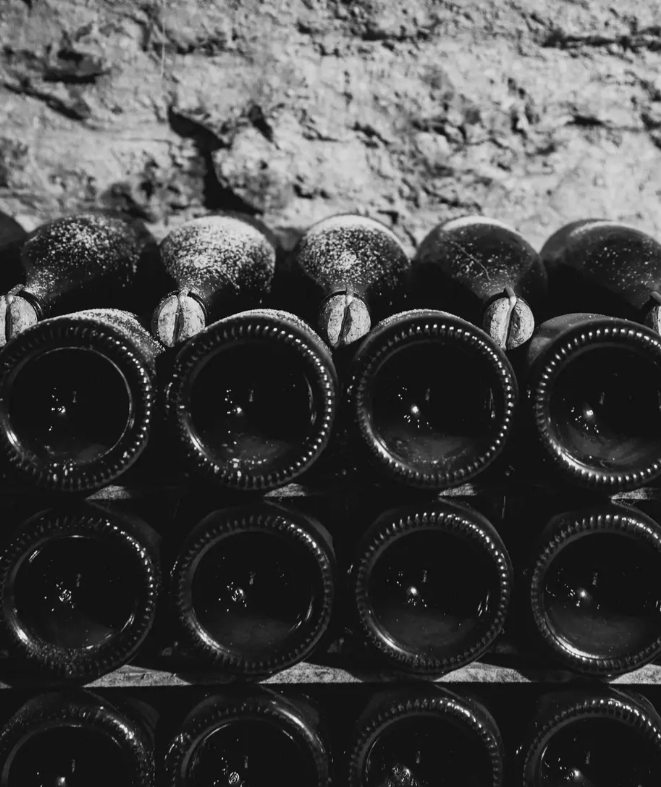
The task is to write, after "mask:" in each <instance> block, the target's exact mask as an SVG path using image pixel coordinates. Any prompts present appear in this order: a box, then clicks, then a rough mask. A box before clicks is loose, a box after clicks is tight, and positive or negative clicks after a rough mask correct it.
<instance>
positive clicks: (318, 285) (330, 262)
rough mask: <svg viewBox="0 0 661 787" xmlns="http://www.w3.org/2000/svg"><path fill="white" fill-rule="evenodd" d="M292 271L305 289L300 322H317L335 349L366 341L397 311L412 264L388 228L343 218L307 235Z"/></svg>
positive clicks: (320, 224) (320, 225)
mask: <svg viewBox="0 0 661 787" xmlns="http://www.w3.org/2000/svg"><path fill="white" fill-rule="evenodd" d="M292 268H293V271H292V272H293V274H294V276H298V277H300V278H301V279H302V280H303V281H304V282H305V283H306V284H307V287H306V288H305V290H304V295H303V297H302V298H301V303H300V304H299V306H300V310H301V314H302V316H305V317H307V318H309V319H310V320H311V321H316V324H317V325H318V329H319V332H320V334H321V336H322V337H323V338H324V340H325V341H326V342H327V343H328V344H329V345H330V346H331V347H332V348H334V349H337V348H338V347H344V346H346V345H349V344H351V343H353V342H355V341H358V340H359V339H361V338H362V337H363V336H365V335H366V334H367V333H368V332H369V330H370V328H371V325H372V322H373V321H374V319H376V320H379V319H381V318H384V317H388V316H390V315H391V314H392V313H393V312H394V311H399V309H398V308H397V306H396V304H397V305H400V304H401V303H402V296H403V295H405V294H406V291H407V290H408V286H409V274H410V268H411V263H410V261H409V258H408V255H407V254H406V251H405V250H404V248H403V246H402V244H401V242H400V240H399V238H397V236H396V235H395V234H394V233H393V232H392V231H391V230H389V229H388V228H387V227H386V226H385V225H384V224H382V223H381V222H380V221H376V220H374V219H369V218H367V217H365V216H358V215H356V214H350V213H345V214H339V215H337V216H331V217H329V218H327V219H323V220H322V221H318V222H317V223H316V224H313V225H312V227H310V228H309V229H308V230H307V232H306V233H305V234H304V235H303V237H302V238H301V239H300V240H299V242H298V244H297V246H296V248H295V249H294V251H293V253H292Z"/></svg>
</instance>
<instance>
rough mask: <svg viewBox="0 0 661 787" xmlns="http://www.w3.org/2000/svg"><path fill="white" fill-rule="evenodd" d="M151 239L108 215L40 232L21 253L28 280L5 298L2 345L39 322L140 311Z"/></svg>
mask: <svg viewBox="0 0 661 787" xmlns="http://www.w3.org/2000/svg"><path fill="white" fill-rule="evenodd" d="M150 240H151V236H150V235H149V234H148V233H146V232H145V231H143V230H141V228H139V227H138V225H137V224H135V223H131V222H129V221H127V220H125V219H123V218H121V217H120V216H114V215H108V214H104V213H78V214H75V215H73V216H67V217H64V218H60V219H55V220H54V221H50V222H48V223H46V224H44V225H42V226H41V227H38V228H37V229H36V230H35V231H34V232H33V233H31V234H30V236H29V237H28V238H27V240H26V241H25V242H24V243H23V245H22V248H21V264H22V268H23V277H22V278H23V280H22V281H21V282H20V283H17V284H16V286H14V287H12V288H11V289H10V290H9V291H8V292H7V294H5V295H2V297H0V345H4V344H6V343H7V342H8V341H9V340H10V339H11V338H13V337H14V336H16V335H18V334H19V333H20V332H22V331H24V330H25V329H26V328H28V327H29V326H31V325H34V323H36V322H37V321H38V320H41V319H43V318H46V317H51V316H57V315H61V314H66V313H68V312H74V311H79V310H81V309H96V308H118V309H128V310H135V309H136V308H139V304H138V303H136V294H137V293H140V294H141V295H142V294H143V288H144V281H145V278H147V277H148V276H149V274H150V273H151V268H152V266H153V256H152V253H151V251H150V249H149V246H150Z"/></svg>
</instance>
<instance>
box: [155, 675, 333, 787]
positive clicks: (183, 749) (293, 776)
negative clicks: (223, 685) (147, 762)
mask: <svg viewBox="0 0 661 787" xmlns="http://www.w3.org/2000/svg"><path fill="white" fill-rule="evenodd" d="M330 773H331V755H330V748H329V744H328V741H327V738H326V733H325V729H324V725H323V723H322V722H321V720H320V717H319V711H318V710H317V708H316V707H315V706H314V705H313V704H311V703H310V702H309V701H308V700H307V699H306V698H304V697H302V696H300V697H296V698H290V697H284V696H282V695H281V694H277V693H276V692H273V691H268V690H258V689H254V690H245V689H244V690H239V691H236V692H232V691H225V692H224V693H223V694H222V695H217V696H212V697H209V698H208V699H206V700H203V701H202V702H201V703H199V705H197V706H196V707H195V708H194V709H193V710H192V711H191V712H190V714H189V715H188V716H187V718H186V719H185V720H184V722H183V724H182V725H181V728H180V730H179V732H178V734H177V736H176V737H175V738H174V740H173V741H172V742H171V743H170V745H169V747H168V751H167V753H166V758H165V782H164V783H165V784H166V785H168V787H213V785H237V786H241V787H242V786H243V785H250V787H271V785H275V784H283V785H285V784H286V785H288V787H328V785H330Z"/></svg>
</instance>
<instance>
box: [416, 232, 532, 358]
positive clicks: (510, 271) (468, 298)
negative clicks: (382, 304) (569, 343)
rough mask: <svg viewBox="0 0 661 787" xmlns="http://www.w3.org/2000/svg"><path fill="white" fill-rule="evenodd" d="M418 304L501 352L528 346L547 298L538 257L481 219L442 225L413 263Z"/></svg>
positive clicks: (521, 242)
mask: <svg viewBox="0 0 661 787" xmlns="http://www.w3.org/2000/svg"><path fill="white" fill-rule="evenodd" d="M413 278H414V293H415V298H416V301H417V305H419V306H422V307H424V308H434V309H442V310H444V311H449V312H452V313H453V314H457V315H459V316H461V317H464V318H465V319H467V320H469V321H470V322H472V323H474V324H476V325H482V327H483V328H484V330H485V332H486V333H487V334H488V335H489V336H490V337H491V339H492V340H493V341H494V342H495V343H496V344H497V345H498V347H501V348H502V349H503V350H513V349H515V348H516V347H519V346H520V345H522V344H524V343H525V342H527V341H528V340H529V339H530V337H531V336H532V334H533V331H534V328H535V318H534V311H535V310H536V309H537V308H538V307H540V306H541V305H542V304H543V302H544V299H545V297H546V294H547V277H546V270H545V268H544V265H543V263H542V260H541V257H540V256H539V254H538V253H537V252H536V251H535V250H534V249H533V247H532V246H531V245H530V244H529V243H528V241H527V240H526V239H525V238H524V237H523V236H522V235H521V234H520V233H518V232H517V231H516V230H514V229H512V228H511V227H508V226H507V225H506V224H503V223H502V222H500V221H497V220H495V219H489V218H486V217H485V216H463V217H461V218H458V219H451V220H450V221H446V222H444V223H442V224H439V225H438V226H436V227H434V229H433V230H432V231H431V232H430V233H429V234H428V235H427V236H426V237H425V239H424V240H423V241H422V243H421V244H420V246H419V248H418V251H417V254H416V256H415V258H414V260H413Z"/></svg>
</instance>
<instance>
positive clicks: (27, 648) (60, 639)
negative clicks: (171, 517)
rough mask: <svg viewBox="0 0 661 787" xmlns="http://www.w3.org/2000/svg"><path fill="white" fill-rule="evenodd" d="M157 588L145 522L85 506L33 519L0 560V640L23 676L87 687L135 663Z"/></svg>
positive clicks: (155, 556) (153, 548) (156, 564)
mask: <svg viewBox="0 0 661 787" xmlns="http://www.w3.org/2000/svg"><path fill="white" fill-rule="evenodd" d="M159 588H160V561H159V548H158V537H157V536H156V534H155V532H154V531H153V530H152V529H151V528H150V527H149V526H148V525H147V524H146V523H145V522H142V521H141V520H138V519H135V518H133V517H129V516H128V515H127V514H121V515H120V514H118V513H116V512H113V511H112V510H110V509H109V508H105V507H102V506H100V505H98V504H97V505H95V504H92V503H87V504H83V505H80V506H70V507H67V508H66V509H64V508H61V509H51V510H48V511H42V512H40V513H38V514H35V515H34V516H32V517H30V518H29V519H28V520H27V521H26V522H24V523H23V524H22V525H20V526H19V527H18V529H17V530H16V531H15V532H13V533H12V534H11V536H10V537H9V538H8V539H7V540H6V542H5V544H4V546H3V550H2V552H1V553H0V598H1V599H2V608H1V609H2V612H1V614H0V632H1V633H2V636H3V640H4V641H5V642H6V646H7V648H8V649H9V650H10V652H11V654H12V655H13V656H14V657H15V658H17V659H18V660H19V661H20V662H21V663H22V665H23V667H24V668H25V667H27V668H28V669H29V670H33V671H39V672H43V673H45V674H47V675H49V676H51V677H54V678H56V679H58V680H61V681H89V680H93V679H95V678H97V677H99V676H100V675H103V674H104V673H107V672H111V671H112V670H114V669H116V668H118V667H120V666H121V665H122V664H125V663H126V662H128V661H130V660H131V659H132V658H133V657H134V656H135V654H136V652H137V651H138V649H139V648H140V646H141V645H142V643H143V642H144V640H145V638H146V636H147V634H148V633H149V631H150V629H151V626H152V623H153V620H154V616H155V612H156V603H157V600H158V596H159Z"/></svg>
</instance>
